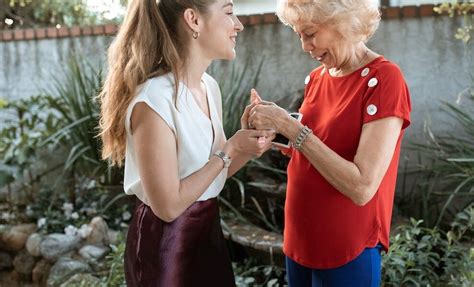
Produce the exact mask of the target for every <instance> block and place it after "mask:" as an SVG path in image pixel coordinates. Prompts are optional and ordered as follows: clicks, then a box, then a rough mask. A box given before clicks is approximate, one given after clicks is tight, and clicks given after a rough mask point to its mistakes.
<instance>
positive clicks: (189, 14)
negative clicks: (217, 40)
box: [184, 8, 202, 32]
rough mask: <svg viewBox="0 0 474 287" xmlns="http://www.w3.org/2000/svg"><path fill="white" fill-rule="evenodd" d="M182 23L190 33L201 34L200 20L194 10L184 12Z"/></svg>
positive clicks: (199, 16) (189, 9) (199, 15)
mask: <svg viewBox="0 0 474 287" xmlns="http://www.w3.org/2000/svg"><path fill="white" fill-rule="evenodd" d="M184 23H186V26H188V27H189V28H190V29H191V30H192V31H195V32H201V26H202V18H201V14H199V13H198V12H197V11H196V10H194V9H191V8H188V9H186V10H184Z"/></svg>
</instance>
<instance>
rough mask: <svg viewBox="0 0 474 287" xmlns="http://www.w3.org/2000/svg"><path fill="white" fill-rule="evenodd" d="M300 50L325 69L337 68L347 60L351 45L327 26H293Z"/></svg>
mask: <svg viewBox="0 0 474 287" xmlns="http://www.w3.org/2000/svg"><path fill="white" fill-rule="evenodd" d="M294 30H295V32H296V33H297V34H298V36H299V37H300V41H301V45H302V48H303V50H304V51H305V52H308V53H309V54H310V55H311V58H313V59H315V60H317V61H319V62H320V63H321V64H322V65H324V67H325V68H326V69H331V68H339V67H341V66H342V65H343V64H344V63H345V62H346V61H347V59H348V57H349V56H350V55H349V51H350V48H351V43H348V42H347V41H344V39H343V37H342V36H341V34H340V33H339V32H338V31H337V30H336V29H334V28H332V27H330V26H328V25H304V24H302V25H295V26H294Z"/></svg>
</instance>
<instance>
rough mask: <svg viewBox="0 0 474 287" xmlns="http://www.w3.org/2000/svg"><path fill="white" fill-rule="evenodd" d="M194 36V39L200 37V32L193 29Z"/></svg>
mask: <svg viewBox="0 0 474 287" xmlns="http://www.w3.org/2000/svg"><path fill="white" fill-rule="evenodd" d="M193 38H194V39H197V38H199V32H196V31H193Z"/></svg>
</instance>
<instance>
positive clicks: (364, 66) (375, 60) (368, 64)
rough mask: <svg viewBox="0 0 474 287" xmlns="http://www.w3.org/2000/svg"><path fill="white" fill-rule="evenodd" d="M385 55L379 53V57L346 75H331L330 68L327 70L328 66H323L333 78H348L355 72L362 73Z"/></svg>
mask: <svg viewBox="0 0 474 287" xmlns="http://www.w3.org/2000/svg"><path fill="white" fill-rule="evenodd" d="M383 58H384V57H383V55H379V56H377V57H375V58H374V59H373V60H371V61H370V62H368V63H367V64H365V65H363V66H361V67H359V68H357V69H355V70H354V71H352V72H350V73H349V74H347V75H344V76H340V77H333V76H331V74H330V73H329V70H327V69H326V68H323V69H326V70H325V74H326V73H327V74H328V77H329V78H330V79H332V80H339V79H345V78H348V77H351V76H353V75H354V74H356V73H360V71H361V70H363V69H365V68H367V67H368V66H370V65H372V64H373V63H375V62H378V61H379V60H382V59H383Z"/></svg>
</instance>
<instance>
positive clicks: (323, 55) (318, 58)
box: [313, 52, 327, 62]
mask: <svg viewBox="0 0 474 287" xmlns="http://www.w3.org/2000/svg"><path fill="white" fill-rule="evenodd" d="M326 55H327V52H326V53H324V54H322V55H321V56H314V57H313V59H316V60H318V61H319V62H321V61H322V60H324V58H325V57H326Z"/></svg>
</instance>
